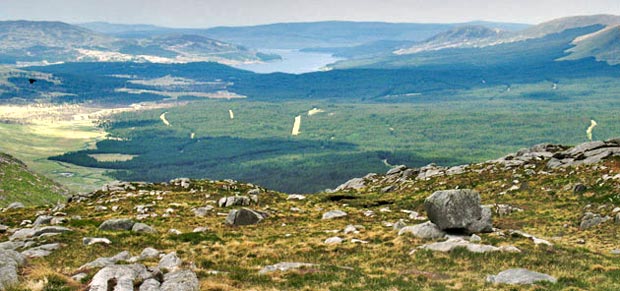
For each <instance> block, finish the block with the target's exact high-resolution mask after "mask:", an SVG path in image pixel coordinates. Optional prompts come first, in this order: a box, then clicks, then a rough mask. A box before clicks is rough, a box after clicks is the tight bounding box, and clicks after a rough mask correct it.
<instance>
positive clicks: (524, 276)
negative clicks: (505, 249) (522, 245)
mask: <svg viewBox="0 0 620 291" xmlns="http://www.w3.org/2000/svg"><path fill="white" fill-rule="evenodd" d="M557 281H558V280H557V279H556V278H554V277H552V276H549V275H547V274H543V273H538V272H533V271H530V270H526V269H509V270H506V271H502V272H500V273H499V274H497V275H490V276H488V277H487V282H489V283H494V284H511V285H524V284H534V283H536V282H551V283H556V282H557Z"/></svg>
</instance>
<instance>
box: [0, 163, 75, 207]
mask: <svg viewBox="0 0 620 291" xmlns="http://www.w3.org/2000/svg"><path fill="white" fill-rule="evenodd" d="M65 195H67V191H66V190H65V189H64V188H63V187H62V186H60V185H58V184H56V183H55V182H53V181H51V180H49V179H48V178H45V177H43V176H40V175H38V174H35V173H33V172H32V171H30V170H29V169H28V167H27V166H26V165H25V164H24V163H22V162H21V161H19V160H17V159H15V158H13V157H12V156H9V155H7V154H3V153H0V206H2V207H6V206H7V205H9V204H11V203H14V202H19V203H22V204H24V205H29V206H32V205H42V204H47V203H56V202H58V201H64V200H66V199H67V198H66V196H65Z"/></svg>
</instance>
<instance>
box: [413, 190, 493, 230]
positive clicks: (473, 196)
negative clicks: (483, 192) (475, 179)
mask: <svg viewBox="0 0 620 291" xmlns="http://www.w3.org/2000/svg"><path fill="white" fill-rule="evenodd" d="M424 207H425V208H426V213H427V215H428V218H429V219H430V220H431V221H432V222H433V223H434V224H436V225H437V226H438V227H439V228H440V229H441V230H464V231H466V232H469V233H477V232H489V231H491V230H492V228H493V226H492V223H491V210H490V209H486V210H485V208H483V207H482V206H480V194H478V192H476V191H473V190H466V189H459V190H444V191H437V192H435V193H433V194H432V195H431V196H429V197H428V198H426V200H425V201H424Z"/></svg>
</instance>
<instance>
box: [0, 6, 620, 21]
mask: <svg viewBox="0 0 620 291" xmlns="http://www.w3.org/2000/svg"><path fill="white" fill-rule="evenodd" d="M599 13H605V14H617V15H620V0H0V20H16V19H27V20H60V21H65V22H70V23H77V22H90V21H107V22H115V23H146V24H156V25H162V26H173V27H203V28H204V27H212V26H220V25H232V26H234V25H249V24H264V23H274V22H299V21H318V20H357V21H389V22H466V21H471V20H491V21H504V22H523V23H540V22H543V21H546V20H551V19H554V18H558V17H563V16H570V15H584V14H599Z"/></svg>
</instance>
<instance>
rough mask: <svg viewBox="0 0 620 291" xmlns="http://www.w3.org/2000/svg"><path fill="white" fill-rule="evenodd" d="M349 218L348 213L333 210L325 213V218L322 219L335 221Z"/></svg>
mask: <svg viewBox="0 0 620 291" xmlns="http://www.w3.org/2000/svg"><path fill="white" fill-rule="evenodd" d="M345 216H347V213H346V212H344V211H341V210H332V211H328V212H325V213H323V216H322V218H321V219H334V218H340V217H345Z"/></svg>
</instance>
